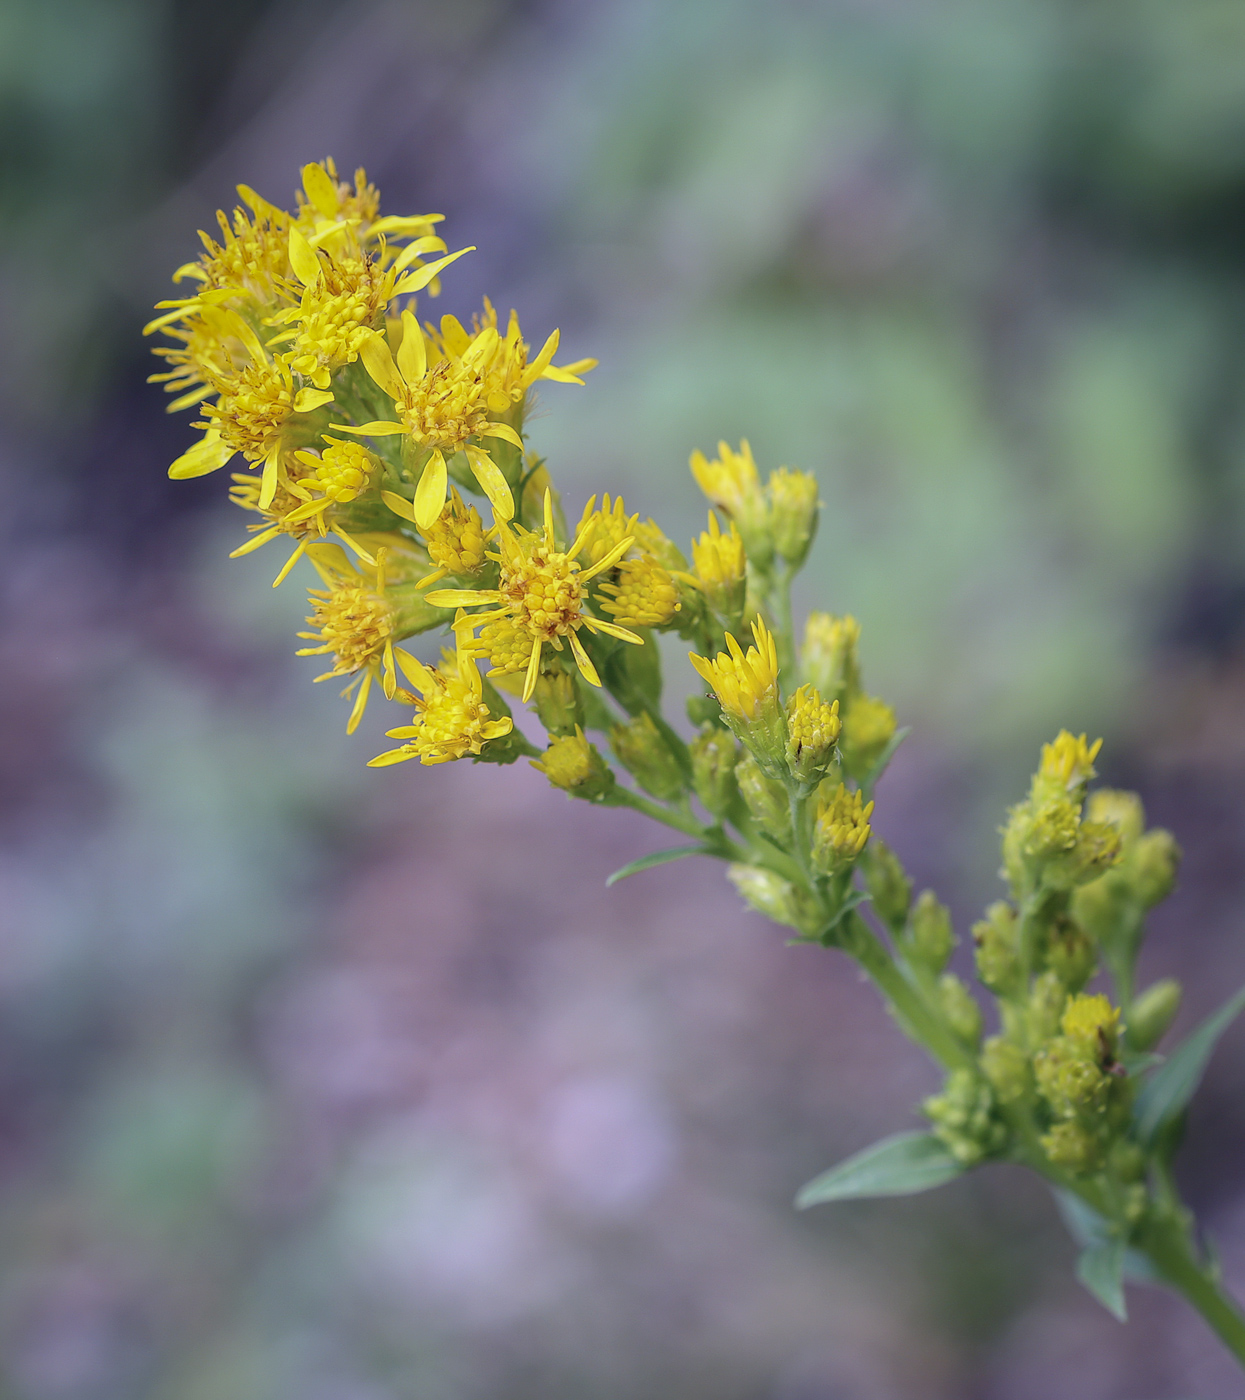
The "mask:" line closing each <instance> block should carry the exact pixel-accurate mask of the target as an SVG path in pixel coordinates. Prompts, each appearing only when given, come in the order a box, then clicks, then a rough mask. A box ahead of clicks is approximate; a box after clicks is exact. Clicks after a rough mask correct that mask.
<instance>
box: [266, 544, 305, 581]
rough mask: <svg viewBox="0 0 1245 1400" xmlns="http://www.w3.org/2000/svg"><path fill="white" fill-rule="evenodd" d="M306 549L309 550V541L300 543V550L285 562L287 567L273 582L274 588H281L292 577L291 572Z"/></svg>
mask: <svg viewBox="0 0 1245 1400" xmlns="http://www.w3.org/2000/svg"><path fill="white" fill-rule="evenodd" d="M306 549H307V541H306V540H302V541H300V542H299V546H298V548H297V549H296V550H295V551H294V553H293V554H291V555H290V557H289V558H288V559H287V560H286V561H285V567H284V568H283V569H282V570H281V572H280V573H279V574H278V575H277V576H276V578H274V579H273V581H272V586H273V587H274V588H279V587H280V586H281V584H283V583H284V582H285V580H286V579H287V578H288V577H289V576H290V570H291V569H292V568H293V567H294V565H295V564H297V563H298V561H299V560H300V559H301V558H302V557H303V554H304V553H305V552H306Z"/></svg>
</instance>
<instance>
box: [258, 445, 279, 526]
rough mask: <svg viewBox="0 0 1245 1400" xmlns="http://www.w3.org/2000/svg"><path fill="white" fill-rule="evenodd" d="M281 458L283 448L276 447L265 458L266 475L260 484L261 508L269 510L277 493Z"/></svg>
mask: <svg viewBox="0 0 1245 1400" xmlns="http://www.w3.org/2000/svg"><path fill="white" fill-rule="evenodd" d="M280 460H281V449H280V448H279V447H274V448H273V449H272V451H271V452H270V453H269V454H268V455H267V457H265V458H264V475H263V478H262V479H261V481H260V485H259V508H260V510H267V509H268V507H269V506H270V505H271V504H272V498H273V497H274V496H275V495H276V494H277V463H278V462H279V461H280Z"/></svg>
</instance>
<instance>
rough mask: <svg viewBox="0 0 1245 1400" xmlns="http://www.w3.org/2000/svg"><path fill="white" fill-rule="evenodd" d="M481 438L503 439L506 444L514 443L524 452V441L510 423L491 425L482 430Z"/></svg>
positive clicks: (480, 432)
mask: <svg viewBox="0 0 1245 1400" xmlns="http://www.w3.org/2000/svg"><path fill="white" fill-rule="evenodd" d="M477 436H479V437H496V438H503V439H504V440H505V441H506V442H512V443H514V445H515V446H516V447H517V448H518V449H519V450H520V451H522V450H523V439H522V438H521V437H520V436H519V435H518V433H516V432H515V430H514V429H513V428H512V427H511V426H510V425H509V423H489V424H486V425H485V426H484V427H483V428H481V429H480V431H479V433H478V434H477Z"/></svg>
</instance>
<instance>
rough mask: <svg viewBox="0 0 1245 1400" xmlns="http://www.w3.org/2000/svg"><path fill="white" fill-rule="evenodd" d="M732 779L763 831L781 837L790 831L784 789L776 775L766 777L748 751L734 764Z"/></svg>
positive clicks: (780, 839) (785, 837)
mask: <svg viewBox="0 0 1245 1400" xmlns="http://www.w3.org/2000/svg"><path fill="white" fill-rule="evenodd" d="M735 781H736V782H737V783H738V784H739V791H740V792H741V793H742V794H743V799H744V801H745V802H746V803H747V804H748V810H749V811H750V812H751V813H752V817H753V820H754V821H755V822H756V824H757V825H758V826H759V827H760V828H761V830H762V831H764V832H765V833H766V835H768V836H773V837H775V838H776V839H777V840H779V841H785V840H786V839H787V837H788V836H790V834H791V803H790V799H789V798H788V796H787V789H786V788H785V787H783V785H782V784H781V783H780V782H778V780H777V779H776V778H771V777H768V776H767V775H766V774H765V773H764V772H763V771H762V769H761V765H760V764H759V763H758V762H757V761H756V759H755V758H754V757H753V756H752V755H751V754H750V753H745V754H744V755H743V756H742V757H741V758H740V759H739V761H738V763H737V764H736V765H735Z"/></svg>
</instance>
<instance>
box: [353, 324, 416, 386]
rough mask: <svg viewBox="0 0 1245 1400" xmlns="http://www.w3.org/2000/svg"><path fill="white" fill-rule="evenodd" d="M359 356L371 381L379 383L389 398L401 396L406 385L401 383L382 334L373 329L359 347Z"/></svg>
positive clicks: (400, 377)
mask: <svg viewBox="0 0 1245 1400" xmlns="http://www.w3.org/2000/svg"><path fill="white" fill-rule="evenodd" d="M359 358H360V359H361V360H362V361H363V368H364V369H365V370H367V372H368V373H369V374H370V375H371V376H372V379H373V381H374V382H375V383H377V384H379V385H380V387H381V388H382V389H383V390H384V391H385V393H386V394H388V395H389V397H390V398H391V399H393V400H395V401H396V400H398V399H400V398H402V396H403V394H404V392H405V388H406V386H405V385H404V384H403V383H402V376H401V375H400V374H399V373H398V367H397V365H395V364H394V362H393V356H392V355H391V354H390V353H389V346H388V345H386V344H385V338H384V336H382V335H378V334H377V333H376V332H375V331H373V332H372V334H371V335H369V336H368V337H367V338H366V339H365V340H364V342H363V344H362V345H361V346H360V347H359Z"/></svg>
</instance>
